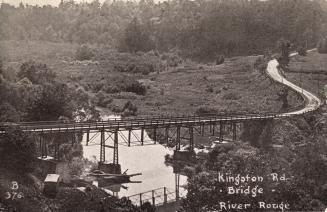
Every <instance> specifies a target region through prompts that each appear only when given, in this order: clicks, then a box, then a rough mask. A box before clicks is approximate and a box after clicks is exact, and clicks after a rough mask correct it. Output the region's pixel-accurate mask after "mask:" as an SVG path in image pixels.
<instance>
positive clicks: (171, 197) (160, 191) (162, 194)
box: [127, 187, 186, 206]
mask: <svg viewBox="0 0 327 212" xmlns="http://www.w3.org/2000/svg"><path fill="white" fill-rule="evenodd" d="M184 197H186V190H185V189H183V188H181V187H180V188H179V189H178V190H175V189H169V188H167V187H161V188H157V189H153V190H150V191H145V192H142V193H139V194H134V195H131V196H128V197H127V199H128V200H130V201H131V202H132V203H133V205H136V206H141V205H142V204H143V203H145V202H149V203H151V204H152V205H153V206H160V205H164V204H167V203H171V202H176V201H178V200H180V199H181V198H184Z"/></svg>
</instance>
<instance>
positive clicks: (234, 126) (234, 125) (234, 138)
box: [233, 123, 236, 141]
mask: <svg viewBox="0 0 327 212" xmlns="http://www.w3.org/2000/svg"><path fill="white" fill-rule="evenodd" d="M233 141H236V123H233Z"/></svg>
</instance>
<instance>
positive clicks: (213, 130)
mask: <svg viewBox="0 0 327 212" xmlns="http://www.w3.org/2000/svg"><path fill="white" fill-rule="evenodd" d="M215 129H216V124H213V125H212V135H213V136H214V135H215Z"/></svg>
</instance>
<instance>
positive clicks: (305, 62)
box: [286, 52, 327, 96]
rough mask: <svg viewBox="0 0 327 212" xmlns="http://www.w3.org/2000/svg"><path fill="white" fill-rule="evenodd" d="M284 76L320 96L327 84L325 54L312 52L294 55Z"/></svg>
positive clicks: (326, 55) (326, 57) (326, 59)
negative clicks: (305, 54) (304, 54)
mask: <svg viewBox="0 0 327 212" xmlns="http://www.w3.org/2000/svg"><path fill="white" fill-rule="evenodd" d="M286 76H287V78H289V79H290V80H291V81H292V82H294V83H296V84H297V85H299V86H301V85H302V86H301V87H303V88H304V89H306V90H308V91H311V92H313V93H315V94H316V95H317V94H319V95H320V96H322V95H323V92H324V90H323V89H324V85H326V84H327V54H319V53H318V52H313V53H309V54H308V55H307V56H305V57H303V56H296V57H294V58H293V59H291V62H290V70H289V71H288V72H286Z"/></svg>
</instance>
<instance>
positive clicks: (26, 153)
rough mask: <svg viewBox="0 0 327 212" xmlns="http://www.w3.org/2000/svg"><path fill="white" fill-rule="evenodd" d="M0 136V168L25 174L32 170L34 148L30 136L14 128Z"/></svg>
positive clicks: (34, 155) (34, 154)
mask: <svg viewBox="0 0 327 212" xmlns="http://www.w3.org/2000/svg"><path fill="white" fill-rule="evenodd" d="M6 132H7V134H6V135H2V136H0V161H1V163H0V167H2V168H5V169H8V170H12V171H14V172H15V173H21V174H26V173H28V172H32V171H33V169H34V160H35V158H36V146H35V143H34V141H33V139H32V137H31V135H30V134H28V133H24V132H23V131H21V130H19V129H15V128H9V129H7V131H6Z"/></svg>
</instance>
